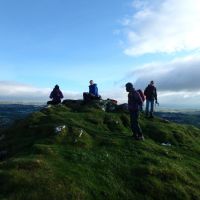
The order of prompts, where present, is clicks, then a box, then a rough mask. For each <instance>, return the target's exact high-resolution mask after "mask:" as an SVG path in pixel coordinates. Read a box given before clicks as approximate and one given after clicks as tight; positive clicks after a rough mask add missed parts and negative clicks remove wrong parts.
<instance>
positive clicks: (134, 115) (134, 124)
mask: <svg viewBox="0 0 200 200" xmlns="http://www.w3.org/2000/svg"><path fill="white" fill-rule="evenodd" d="M130 119H131V129H132V132H133V134H134V136H135V137H141V136H142V130H141V128H140V125H139V122H138V119H139V111H135V112H131V113H130Z"/></svg>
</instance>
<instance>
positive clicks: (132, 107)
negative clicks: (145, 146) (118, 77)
mask: <svg viewBox="0 0 200 200" xmlns="http://www.w3.org/2000/svg"><path fill="white" fill-rule="evenodd" d="M126 91H127V92H128V93H129V94H128V109H129V112H130V120H131V129H132V132H133V137H134V138H135V139H136V140H144V136H143V134H142V130H141V128H140V125H139V122H138V119H139V108H140V106H141V105H142V104H143V101H142V98H141V97H140V94H139V93H138V92H137V91H136V90H135V89H134V87H133V84H132V83H127V84H126Z"/></svg>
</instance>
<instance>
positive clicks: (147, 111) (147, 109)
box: [145, 100, 150, 117]
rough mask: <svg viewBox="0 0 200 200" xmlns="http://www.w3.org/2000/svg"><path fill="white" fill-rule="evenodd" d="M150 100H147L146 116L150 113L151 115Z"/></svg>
mask: <svg viewBox="0 0 200 200" xmlns="http://www.w3.org/2000/svg"><path fill="white" fill-rule="evenodd" d="M149 103H150V102H149V100H146V111H145V113H146V116H147V117H148V115H149Z"/></svg>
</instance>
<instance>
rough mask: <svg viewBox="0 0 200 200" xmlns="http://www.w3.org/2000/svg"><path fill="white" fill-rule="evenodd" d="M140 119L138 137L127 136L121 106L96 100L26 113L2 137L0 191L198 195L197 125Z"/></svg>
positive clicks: (49, 195) (12, 198)
mask: <svg viewBox="0 0 200 200" xmlns="http://www.w3.org/2000/svg"><path fill="white" fill-rule="evenodd" d="M140 122H141V125H142V129H143V131H144V135H145V138H146V140H145V141H144V142H141V141H135V140H133V138H131V137H130V136H131V131H130V128H129V123H130V122H129V115H128V114H127V113H123V112H116V113H106V112H104V111H102V110H101V109H99V108H98V106H97V105H92V106H81V105H80V102H78V101H77V102H73V101H69V102H66V106H64V105H61V106H56V107H51V108H47V109H43V110H41V111H40V112H36V113H34V114H32V115H31V116H30V117H28V118H26V119H25V120H23V121H21V122H20V123H17V124H15V125H14V126H13V127H11V128H10V129H9V130H6V131H5V133H4V134H5V139H4V140H2V141H1V143H0V148H1V149H6V150H7V151H8V159H7V160H6V161H1V162H0V199H4V200H5V199H9V200H18V199H19V200H23V199H25V200H36V199H37V200H40V199H41V200H45V199H48V200H49V199H56V200H57V199H58V200H60V199H99V200H102V199H159V200H160V199H163V200H164V199H180V200H183V199H184V200H185V199H194V200H195V199H200V181H199V180H200V159H199V155H200V130H199V129H197V128H195V127H192V126H182V125H177V124H174V123H168V122H166V121H164V120H162V119H159V118H156V119H154V120H153V121H150V120H147V119H145V118H144V117H143V116H141V119H140ZM60 125H61V126H63V125H65V128H64V129H62V131H61V132H60V133H59V134H58V133H55V128H56V127H57V126H60ZM162 142H170V143H171V144H172V146H171V147H167V146H162V145H161V143H162Z"/></svg>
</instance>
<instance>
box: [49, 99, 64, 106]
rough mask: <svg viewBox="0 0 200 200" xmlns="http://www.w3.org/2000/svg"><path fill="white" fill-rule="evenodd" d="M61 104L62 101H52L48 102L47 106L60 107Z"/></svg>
mask: <svg viewBox="0 0 200 200" xmlns="http://www.w3.org/2000/svg"><path fill="white" fill-rule="evenodd" d="M59 103H61V100H52V101H48V102H47V105H58V104H59Z"/></svg>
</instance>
